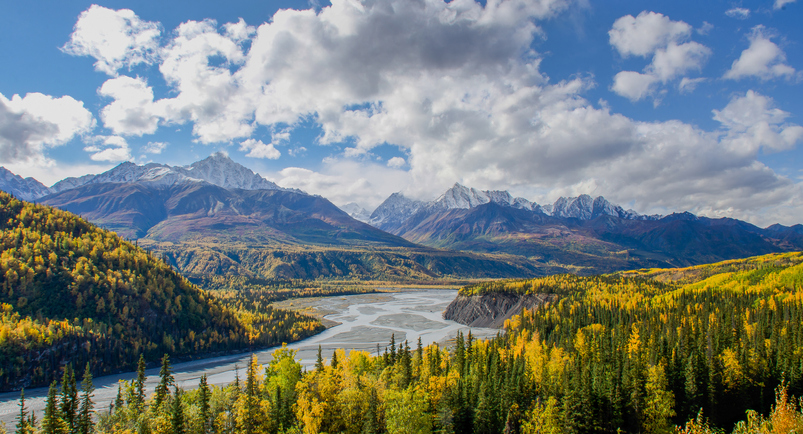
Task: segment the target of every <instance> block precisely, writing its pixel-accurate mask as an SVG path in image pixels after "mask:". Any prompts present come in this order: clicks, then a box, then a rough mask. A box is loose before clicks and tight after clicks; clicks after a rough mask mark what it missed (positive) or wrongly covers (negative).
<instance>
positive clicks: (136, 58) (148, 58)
mask: <svg viewBox="0 0 803 434" xmlns="http://www.w3.org/2000/svg"><path fill="white" fill-rule="evenodd" d="M160 34H161V31H160V30H159V26H158V24H156V23H152V22H148V21H142V20H141V19H140V18H139V17H138V16H137V15H136V14H135V13H134V12H133V11H132V10H130V9H120V10H116V11H115V10H112V9H108V8H104V7H102V6H98V5H92V6H91V7H90V8H89V9H87V10H86V11H84V12H82V13H81V15H80V16H79V17H78V22H76V23H75V28H74V30H73V33H72V35H70V40H69V41H68V42H67V43H66V44H65V45H64V47H63V48H62V50H64V52H66V53H69V54H72V55H74V56H91V57H94V58H95V59H97V62H95V69H96V70H98V71H101V72H104V73H106V74H109V75H113V76H116V75H117V71H118V70H119V69H120V68H122V67H129V68H130V67H131V66H134V65H136V64H138V63H145V64H150V63H152V62H154V60H155V58H156V52H157V49H158V47H159V36H160Z"/></svg>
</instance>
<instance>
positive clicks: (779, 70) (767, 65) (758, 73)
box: [724, 25, 795, 80]
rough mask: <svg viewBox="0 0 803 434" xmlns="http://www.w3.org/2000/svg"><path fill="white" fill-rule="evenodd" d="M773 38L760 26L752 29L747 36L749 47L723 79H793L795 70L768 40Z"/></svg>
mask: <svg viewBox="0 0 803 434" xmlns="http://www.w3.org/2000/svg"><path fill="white" fill-rule="evenodd" d="M773 36H774V35H773V34H772V32H770V31H768V30H767V29H766V28H765V27H764V26H762V25H758V26H755V27H753V30H752V31H751V32H750V35H749V36H748V38H749V39H750V46H749V47H748V48H747V49H746V50H744V51H742V54H741V56H739V58H738V59H736V60H734V61H733V64H732V65H731V68H730V69H729V70H728V71H727V72H726V73H725V75H724V78H728V79H732V80H741V79H743V78H746V77H757V78H759V79H761V80H770V79H773V78H779V77H787V78H791V77H794V75H795V69H794V68H792V67H791V66H789V65H787V64H785V63H784V62H785V61H786V54H785V53H784V52H783V50H781V48H780V47H778V46H777V45H775V43H774V42H772V41H771V40H770V38H772V37H773Z"/></svg>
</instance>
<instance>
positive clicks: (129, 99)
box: [98, 76, 159, 136]
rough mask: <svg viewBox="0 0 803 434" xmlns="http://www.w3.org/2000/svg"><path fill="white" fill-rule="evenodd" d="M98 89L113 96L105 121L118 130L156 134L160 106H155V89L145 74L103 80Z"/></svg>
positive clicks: (138, 134) (120, 132) (119, 131)
mask: <svg viewBox="0 0 803 434" xmlns="http://www.w3.org/2000/svg"><path fill="white" fill-rule="evenodd" d="M98 93H99V94H100V95H101V96H105V97H109V98H113V99H114V101H113V102H112V103H110V104H109V105H107V106H106V107H103V109H102V110H101V112H100V117H101V119H103V125H104V126H105V127H106V128H109V129H110V130H112V131H113V132H114V133H115V134H124V135H135V136H141V135H143V134H153V133H155V132H156V129H157V127H158V125H159V115H158V114H157V112H158V109H157V108H156V107H154V103H153V90H152V89H151V88H150V87H149V86H148V84H147V83H146V81H145V79H143V78H139V77H137V78H131V77H127V76H120V77H116V78H112V79H109V80H107V81H106V82H105V83H103V86H101V87H100V90H98Z"/></svg>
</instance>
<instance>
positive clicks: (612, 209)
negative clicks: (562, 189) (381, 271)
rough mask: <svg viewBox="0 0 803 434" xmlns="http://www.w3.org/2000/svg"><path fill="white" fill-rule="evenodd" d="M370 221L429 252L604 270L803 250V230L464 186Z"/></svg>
mask: <svg viewBox="0 0 803 434" xmlns="http://www.w3.org/2000/svg"><path fill="white" fill-rule="evenodd" d="M368 222H369V223H370V224H371V225H373V226H375V227H377V228H380V229H382V230H384V231H387V232H390V233H392V234H395V235H399V236H401V237H402V238H404V239H406V240H409V241H412V242H415V243H418V244H423V245H426V246H431V247H439V248H448V249H455V250H468V251H474V252H485V253H507V254H512V255H519V256H524V257H527V258H529V259H531V260H535V261H539V262H545V263H558V264H562V265H569V266H576V267H581V268H584V267H591V268H592V269H597V271H599V269H600V268H602V269H607V268H608V267H610V266H613V267H614V268H616V267H622V268H627V266H636V267H641V266H686V265H692V264H700V263H706V262H715V261H720V260H725V259H734V258H741V257H746V256H751V255H757V254H764V253H771V252H780V251H788V250H797V249H801V248H803V236H801V232H803V226H801V225H795V226H792V227H787V226H783V225H773V226H770V227H768V228H766V229H762V228H759V227H757V226H754V225H752V224H749V223H746V222H742V221H739V220H735V219H729V218H721V219H711V218H707V217H698V216H695V215H693V214H691V213H688V212H684V213H675V214H671V215H668V216H659V215H642V214H639V213H637V212H636V211H633V210H625V209H624V208H622V207H621V206H619V205H616V204H612V203H611V202H609V201H608V200H606V199H605V198H604V197H602V196H598V197H596V198H592V197H591V196H589V195H580V196H578V197H561V198H559V199H558V200H557V201H555V203H553V204H551V205H539V204H537V203H534V202H530V201H528V200H527V199H523V198H514V197H512V196H511V195H510V194H509V193H508V192H507V191H481V190H477V189H474V188H468V187H465V186H463V185H460V184H455V185H454V186H453V187H452V188H450V189H449V190H447V191H446V192H445V193H444V194H442V195H441V196H440V197H438V198H437V199H435V200H433V201H431V202H423V201H418V200H414V199H409V198H406V197H405V196H404V195H402V194H401V193H394V194H392V195H391V196H390V197H388V198H387V199H386V200H385V201H384V202H383V203H382V204H381V205H380V206H379V207H377V208H376V210H374V212H373V213H372V214H371V216H370V217H369V219H368ZM601 262H605V263H606V265H604V266H603V265H601ZM578 271H582V270H578Z"/></svg>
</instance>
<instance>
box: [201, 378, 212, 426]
mask: <svg viewBox="0 0 803 434" xmlns="http://www.w3.org/2000/svg"><path fill="white" fill-rule="evenodd" d="M198 394H199V395H200V396H199V398H200V400H201V403H200V404H201V426H202V427H203V432H204V433H206V432H208V431H209V428H210V427H209V425H210V417H209V416H210V413H209V411H210V408H209V400H210V398H211V397H212V393H211V392H210V390H209V384H207V382H206V374H203V375H201V381H200V383H199V384H198Z"/></svg>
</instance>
